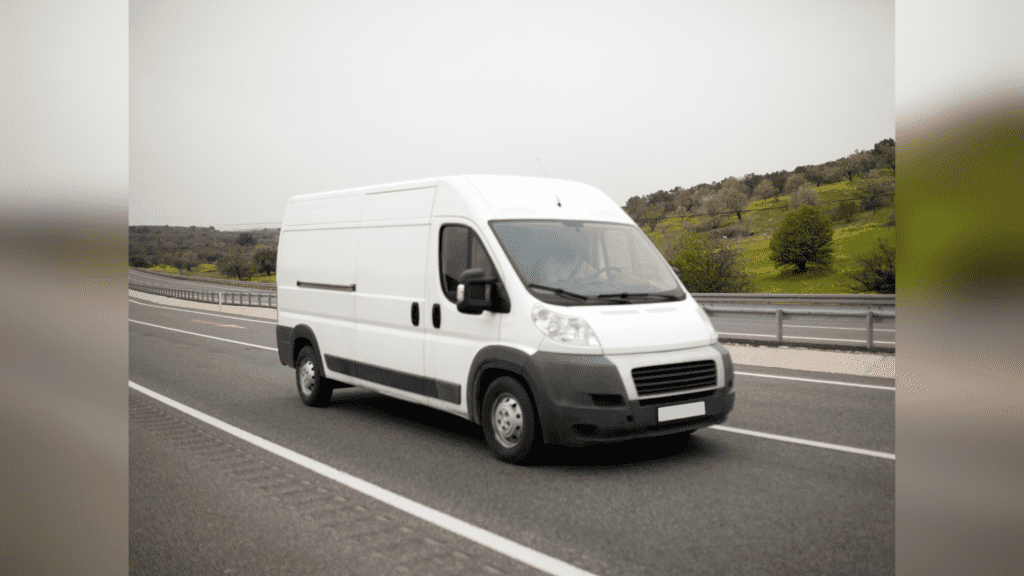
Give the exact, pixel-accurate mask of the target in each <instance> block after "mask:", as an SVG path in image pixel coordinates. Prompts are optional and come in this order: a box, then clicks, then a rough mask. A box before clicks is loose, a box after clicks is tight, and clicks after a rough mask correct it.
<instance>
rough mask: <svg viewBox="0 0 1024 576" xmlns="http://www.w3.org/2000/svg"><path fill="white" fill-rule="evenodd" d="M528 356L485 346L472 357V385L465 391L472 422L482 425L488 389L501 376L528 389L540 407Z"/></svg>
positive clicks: (535, 403)
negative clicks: (531, 379) (528, 374)
mask: <svg viewBox="0 0 1024 576" xmlns="http://www.w3.org/2000/svg"><path fill="white" fill-rule="evenodd" d="M529 358H530V357H529V355H528V354H527V353H526V352H523V351H522V350H519V349H516V348H512V347H509V346H496V345H492V346H485V347H483V348H481V349H480V351H479V352H477V354H476V356H475V357H474V358H473V364H472V365H471V366H470V369H469V382H468V383H467V384H468V386H467V389H466V408H467V411H468V412H469V419H470V420H471V421H472V422H475V423H477V424H482V423H483V416H482V412H483V406H482V405H483V401H484V395H485V394H486V393H487V386H488V385H490V383H491V382H493V381H494V380H495V379H497V378H499V377H501V376H511V377H513V378H515V379H517V380H519V381H520V382H522V384H523V387H524V388H526V392H527V393H528V394H530V396H531V399H532V400H533V402H534V406H536V405H537V390H536V387H535V386H534V385H533V383H532V382H530V378H529V377H528V376H527V375H526V369H525V365H526V363H527V361H528V360H529Z"/></svg>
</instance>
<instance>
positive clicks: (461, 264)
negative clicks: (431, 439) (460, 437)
mask: <svg viewBox="0 0 1024 576" xmlns="http://www.w3.org/2000/svg"><path fill="white" fill-rule="evenodd" d="M429 250H430V254H432V255H433V257H432V258H431V259H430V261H431V263H432V264H433V265H432V266H430V269H428V271H427V290H426V294H427V305H428V307H429V309H428V310H425V312H426V313H427V314H425V322H424V323H425V324H426V341H425V353H426V356H425V360H426V362H425V363H424V368H425V371H426V375H427V377H428V378H433V379H434V380H435V382H436V386H437V391H438V396H437V397H438V399H440V400H442V401H444V402H446V403H450V404H449V406H450V405H451V404H457V405H458V406H459V408H460V410H459V411H460V412H463V413H465V411H466V409H467V405H466V381H467V379H468V377H469V369H470V365H471V364H472V363H473V358H474V357H475V356H476V353H477V352H478V351H479V350H480V349H481V348H482V347H484V346H486V345H488V344H493V343H495V342H497V341H498V328H499V326H500V321H501V314H497V313H494V312H490V311H486V312H481V313H480V314H463V313H461V312H459V310H458V308H456V303H455V292H456V287H457V286H458V279H459V275H460V274H462V272H463V270H467V269H469V268H480V269H483V270H485V271H486V272H488V273H489V274H491V275H493V276H495V277H497V276H498V272H497V270H496V269H495V267H494V264H493V263H492V260H491V258H490V256H489V255H488V254H487V249H486V247H485V246H484V245H483V243H482V242H481V241H480V237H479V235H478V234H477V232H476V231H475V230H474V229H473V227H472V226H471V225H470V224H469V223H468V222H459V221H448V222H443V221H441V222H438V221H435V222H434V223H433V224H431V230H430V248H429Z"/></svg>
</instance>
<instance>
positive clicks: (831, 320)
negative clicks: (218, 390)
mask: <svg viewBox="0 0 1024 576" xmlns="http://www.w3.org/2000/svg"><path fill="white" fill-rule="evenodd" d="M128 279H129V281H131V282H132V283H138V284H147V285H150V286H162V287H169V288H183V289H193V290H223V291H225V292H229V291H235V292H237V291H253V292H257V291H256V290H246V289H244V288H239V287H236V286H223V287H218V285H216V284H211V283H208V282H197V281H194V280H185V279H178V278H173V277H163V276H160V275H157V274H147V273H145V272H140V271H138V270H134V269H129V271H128ZM800 308H806V306H801V307H800ZM711 323H712V324H713V325H714V326H715V329H716V330H718V332H719V334H720V335H721V336H722V337H723V338H730V339H734V340H754V341H757V340H762V341H765V342H774V341H775V338H776V331H777V329H778V328H777V321H776V319H775V316H774V315H772V314H764V315H760V314H736V313H725V312H716V313H713V314H712V315H711ZM783 334H784V335H785V339H786V343H787V344H824V345H837V346H852V347H862V346H865V345H866V344H865V343H866V341H867V319H866V318H864V317H807V316H794V317H786V318H784V319H783ZM874 344H875V346H877V347H878V348H879V349H882V350H894V349H895V348H896V320H895V318H875V320H874Z"/></svg>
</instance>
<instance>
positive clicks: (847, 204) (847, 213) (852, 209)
mask: <svg viewBox="0 0 1024 576" xmlns="http://www.w3.org/2000/svg"><path fill="white" fill-rule="evenodd" d="M856 214H857V203H856V202H854V201H853V200H843V201H842V202H840V203H839V205H838V206H836V207H835V208H834V209H833V210H832V221H833V222H844V223H845V222H850V221H851V220H853V217H854V216H856Z"/></svg>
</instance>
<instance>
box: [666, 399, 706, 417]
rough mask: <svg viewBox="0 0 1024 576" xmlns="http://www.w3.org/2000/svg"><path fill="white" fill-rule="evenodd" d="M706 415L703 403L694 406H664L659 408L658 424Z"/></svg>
mask: <svg viewBox="0 0 1024 576" xmlns="http://www.w3.org/2000/svg"><path fill="white" fill-rule="evenodd" d="M704 414H706V412H705V411H704V403H703V402H694V403H692V404H677V405H676V406H662V407H661V408H658V422H668V421H669V420H679V419H680V418H693V417H694V416H703V415H704Z"/></svg>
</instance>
